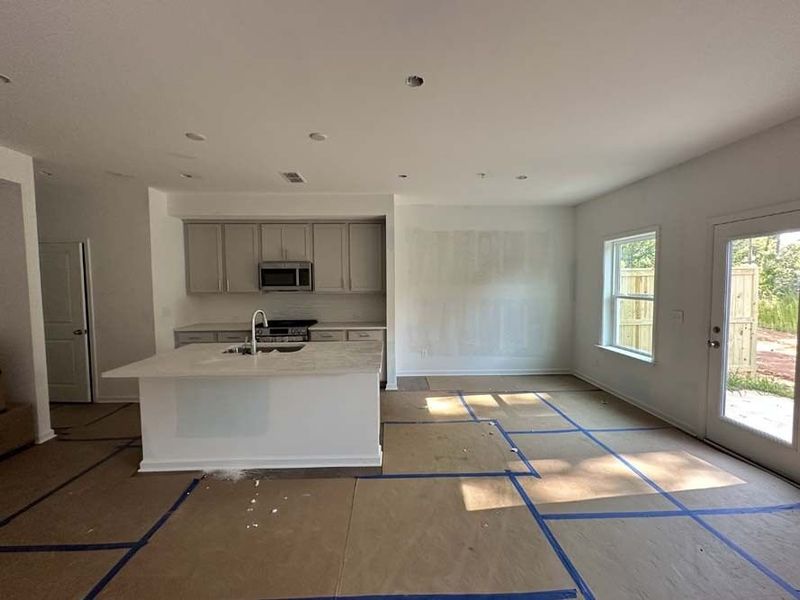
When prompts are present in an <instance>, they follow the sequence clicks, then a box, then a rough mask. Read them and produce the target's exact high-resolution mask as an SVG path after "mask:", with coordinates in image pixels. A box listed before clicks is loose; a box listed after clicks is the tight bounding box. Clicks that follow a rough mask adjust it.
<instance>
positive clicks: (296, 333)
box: [256, 319, 317, 342]
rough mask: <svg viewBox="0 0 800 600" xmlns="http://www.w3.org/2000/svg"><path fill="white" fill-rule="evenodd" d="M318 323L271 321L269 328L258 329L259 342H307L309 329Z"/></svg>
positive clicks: (308, 321)
mask: <svg viewBox="0 0 800 600" xmlns="http://www.w3.org/2000/svg"><path fill="white" fill-rule="evenodd" d="M316 324H317V322H316V321H314V320H311V319H308V320H299V319H298V320H285V321H279V320H273V319H269V326H268V327H264V326H263V325H261V326H258V327H256V341H257V342H307V341H308V328H309V327H311V326H312V325H316Z"/></svg>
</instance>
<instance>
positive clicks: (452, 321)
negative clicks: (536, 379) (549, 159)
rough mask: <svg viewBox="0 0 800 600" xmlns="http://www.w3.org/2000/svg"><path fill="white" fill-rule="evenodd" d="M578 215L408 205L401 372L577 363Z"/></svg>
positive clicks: (402, 255)
mask: <svg viewBox="0 0 800 600" xmlns="http://www.w3.org/2000/svg"><path fill="white" fill-rule="evenodd" d="M572 213H573V209H572V208H569V207H566V208H520V207H505V208H500V209H497V208H493V209H487V208H474V207H463V206H461V207H429V206H398V207H397V211H396V214H397V228H398V232H399V233H398V252H397V279H398V286H397V289H398V299H397V306H398V309H397V310H398V322H399V323H400V328H399V330H398V358H399V366H398V372H400V374H406V373H408V374H411V373H418V374H421V373H429V374H432V373H444V372H453V373H470V372H471V373H502V372H543V371H548V370H553V371H562V370H565V369H569V368H570V362H569V357H570V343H571V342H570V339H569V338H570V336H571V329H570V319H569V316H570V313H571V299H572V273H571V269H572V264H573V260H572V227H573V216H572Z"/></svg>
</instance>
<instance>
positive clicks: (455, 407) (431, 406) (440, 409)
mask: <svg viewBox="0 0 800 600" xmlns="http://www.w3.org/2000/svg"><path fill="white" fill-rule="evenodd" d="M425 406H426V408H427V409H428V412H429V413H430V414H431V415H436V416H442V417H460V416H463V414H464V407H463V406H462V405H461V402H460V401H459V399H458V398H456V397H454V396H430V397H427V398H425Z"/></svg>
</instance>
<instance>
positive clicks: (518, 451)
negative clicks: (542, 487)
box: [493, 421, 542, 479]
mask: <svg viewBox="0 0 800 600" xmlns="http://www.w3.org/2000/svg"><path fill="white" fill-rule="evenodd" d="M493 423H494V426H495V427H496V428H497V430H498V431H499V432H500V434H501V435H502V436H503V437H504V438H505V440H506V441H507V442H508V445H509V446H511V449H512V451H513V452H514V453H515V454H516V455H517V456H518V457H519V459H520V460H521V461H522V462H523V463H524V464H525V466H526V467H527V468H528V471H530V473H531V475H533V476H534V477H538V478H539V479H541V478H542V476H541V475H539V472H538V471H537V470H536V469H534V468H533V465H532V464H531V461H529V460H528V457H527V456H525V453H524V452H523V451H522V448H520V447H518V446H517V445H516V444H515V443H514V440H513V439H511V436H510V435H509V434H508V432H507V431H506V430H505V428H504V427H503V426H502V425H501V424H500V421H493Z"/></svg>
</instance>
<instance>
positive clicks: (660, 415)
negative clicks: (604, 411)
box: [572, 370, 702, 438]
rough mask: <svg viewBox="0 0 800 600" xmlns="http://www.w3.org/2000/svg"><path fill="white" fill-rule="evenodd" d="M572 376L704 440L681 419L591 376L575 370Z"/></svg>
mask: <svg viewBox="0 0 800 600" xmlns="http://www.w3.org/2000/svg"><path fill="white" fill-rule="evenodd" d="M572 374H573V375H575V377H579V378H580V379H583V380H584V381H587V382H589V383H591V384H592V385H593V386H595V387H598V388H600V389H601V390H603V391H604V392H608V393H609V394H613V395H614V396H616V397H617V398H620V399H622V400H625V402H627V403H628V404H633V405H634V406H635V407H637V408H641V409H642V410H643V411H645V412H646V413H650V414H651V415H653V416H654V417H658V418H659V419H661V420H662V421H666V422H667V423H669V424H670V425H672V426H674V427H677V428H678V429H680V430H681V431H683V432H684V433H688V434H689V435H691V436H692V437H696V438H702V436H701V435H699V434H697V433H696V432H695V431H694V428H692V427H691V426H690V425H689V424H688V423H686V422H684V421H681V420H680V419H676V418H675V417H672V416H670V415H668V414H666V413H664V412H663V411H660V410H658V409H657V408H653V407H652V406H650V405H648V404H645V403H644V402H642V401H641V400H637V399H635V398H632V397H630V396H628V395H627V394H623V393H622V392H620V391H619V390H615V389H614V388H613V387H611V386H610V385H607V384H605V383H603V382H602V381H598V380H597V379H595V378H594V377H590V376H588V375H586V374H584V373H581V372H580V371H576V370H573V371H572Z"/></svg>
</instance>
